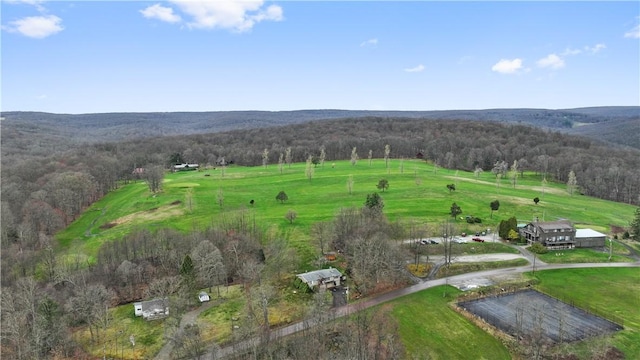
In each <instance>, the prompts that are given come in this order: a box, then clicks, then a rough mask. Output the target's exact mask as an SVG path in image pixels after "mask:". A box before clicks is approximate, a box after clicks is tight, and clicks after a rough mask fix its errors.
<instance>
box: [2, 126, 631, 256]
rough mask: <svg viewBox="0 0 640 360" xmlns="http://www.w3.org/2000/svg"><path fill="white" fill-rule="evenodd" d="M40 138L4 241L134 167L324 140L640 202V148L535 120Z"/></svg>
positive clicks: (9, 168) (18, 178)
mask: <svg viewBox="0 0 640 360" xmlns="http://www.w3.org/2000/svg"><path fill="white" fill-rule="evenodd" d="M3 136H5V132H4V131H3ZM37 136H38V135H37V134H36V135H34V137H36V138H37ZM64 140H66V138H62V139H61V140H60V141H61V142H63V141H64ZM30 143H32V144H33V145H34V148H35V150H36V152H35V153H30V152H29V149H30V147H29V146H27V147H25V148H24V149H12V148H11V147H9V146H8V145H5V144H4V143H3V149H2V150H3V153H2V157H3V163H2V239H3V244H6V243H8V242H11V241H26V242H27V243H33V242H37V235H38V234H39V233H41V232H44V233H46V234H48V235H51V234H53V233H55V232H56V231H57V230H59V229H61V228H62V227H64V226H66V225H67V224H69V223H70V222H71V221H73V219H75V218H76V217H77V216H78V214H80V212H81V211H82V210H83V209H84V208H85V207H86V206H88V205H89V204H91V203H92V202H93V201H95V200H96V199H99V198H101V197H102V196H104V195H105V194H106V193H107V192H109V191H111V190H113V189H115V188H117V187H118V186H119V184H120V183H121V182H122V181H125V182H126V181H129V180H133V179H134V178H135V176H134V174H133V169H134V168H137V167H147V168H150V167H152V166H153V165H158V166H162V167H164V168H167V169H168V168H169V166H170V165H171V164H173V163H176V162H183V161H184V162H194V163H198V164H201V165H203V166H207V165H209V166H215V165H216V164H217V163H218V162H220V161H221V160H223V159H224V160H225V161H226V162H228V163H235V164H238V165H245V166H255V165H260V164H262V163H263V155H264V154H265V150H266V153H267V157H266V160H265V161H267V162H268V163H277V162H278V159H279V157H280V156H281V155H284V154H285V153H287V152H288V149H289V151H290V154H291V160H292V161H296V162H298V161H305V160H306V158H307V157H308V155H316V156H317V155H319V153H320V149H321V148H324V151H325V153H326V159H327V160H333V159H349V158H350V157H351V156H352V153H353V151H354V149H355V151H356V152H357V154H358V156H359V157H360V158H366V157H369V156H372V157H376V158H381V157H383V156H384V147H385V145H387V144H388V145H390V147H391V156H392V157H394V158H415V157H416V156H421V157H423V158H424V159H425V161H431V162H433V163H435V164H437V165H438V166H441V167H446V168H451V169H462V170H470V171H475V170H478V171H480V170H481V171H493V172H494V173H496V175H498V174H499V175H500V176H506V173H507V172H508V171H510V170H512V168H513V166H514V162H515V165H516V168H517V170H518V171H536V172H538V173H544V174H545V175H546V177H547V179H548V180H549V181H559V182H562V183H565V182H567V180H568V177H569V173H570V172H572V171H573V173H574V174H575V177H576V179H577V185H578V189H579V191H580V192H581V193H582V194H585V195H589V196H594V197H599V198H603V199H608V200H613V201H619V202H625V203H630V204H637V203H638V201H639V200H638V193H640V150H636V149H631V148H615V147H611V146H608V145H606V144H604V143H601V142H597V141H594V140H590V139H587V138H582V137H576V136H571V135H566V134H562V133H558V132H552V131H548V130H541V129H538V128H535V127H532V126H526V125H505V124H498V123H491V122H477V121H463V120H457V121H445V120H438V121H436V120H421V119H400V118H356V119H339V120H323V121H312V122H306V123H302V124H292V125H287V126H280V127H270V128H260V129H248V130H235V131H229V132H218V133H210V134H199V135H183V136H172V137H156V138H144V139H136V140H128V141H121V142H104V143H95V144H84V145H78V146H75V147H70V148H69V149H66V150H64V151H59V152H56V151H52V150H51V149H50V150H49V151H47V152H46V153H42V152H39V150H41V149H38V146H37V145H38V141H37V140H34V141H32V142H30ZM45 146H46V145H45ZM62 147H63V148H64V146H62ZM27 229H30V231H27ZM29 234H31V235H29ZM30 236H31V240H27V239H29V238H30Z"/></svg>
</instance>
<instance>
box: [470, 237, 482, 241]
mask: <svg viewBox="0 0 640 360" xmlns="http://www.w3.org/2000/svg"><path fill="white" fill-rule="evenodd" d="M471 240H473V241H477V242H484V239H481V238H479V237H474V238H473V239H471Z"/></svg>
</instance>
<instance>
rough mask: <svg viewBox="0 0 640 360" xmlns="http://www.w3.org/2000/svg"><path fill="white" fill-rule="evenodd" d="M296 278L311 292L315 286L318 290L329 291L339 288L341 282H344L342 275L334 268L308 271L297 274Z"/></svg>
mask: <svg viewBox="0 0 640 360" xmlns="http://www.w3.org/2000/svg"><path fill="white" fill-rule="evenodd" d="M297 277H298V279H300V280H301V281H302V282H303V283H305V284H307V286H308V287H309V288H310V289H312V290H313V289H314V288H315V287H316V286H317V287H318V289H320V290H327V289H331V288H334V287H336V286H340V284H341V282H342V281H344V277H343V276H342V273H340V271H338V269H334V268H329V269H321V270H315V271H309V272H306V273H302V274H298V275H297Z"/></svg>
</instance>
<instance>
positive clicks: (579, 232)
mask: <svg viewBox="0 0 640 360" xmlns="http://www.w3.org/2000/svg"><path fill="white" fill-rule="evenodd" d="M593 237H607V235H605V234H603V233H601V232H597V231H595V230H592V229H576V239H577V238H593Z"/></svg>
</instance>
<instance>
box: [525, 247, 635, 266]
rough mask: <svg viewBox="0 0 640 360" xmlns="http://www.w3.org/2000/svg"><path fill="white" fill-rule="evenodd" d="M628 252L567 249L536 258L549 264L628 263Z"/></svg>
mask: <svg viewBox="0 0 640 360" xmlns="http://www.w3.org/2000/svg"><path fill="white" fill-rule="evenodd" d="M629 254H630V252H629V251H628V250H627V249H626V248H625V247H622V246H618V247H616V251H612V252H611V260H609V251H600V250H595V249H569V250H553V251H549V252H547V253H546V254H540V255H538V258H539V259H540V260H542V261H544V262H546V263H549V264H560V263H604V262H609V261H611V262H629V261H633V259H632V258H630V257H629V256H628V255H629Z"/></svg>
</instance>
